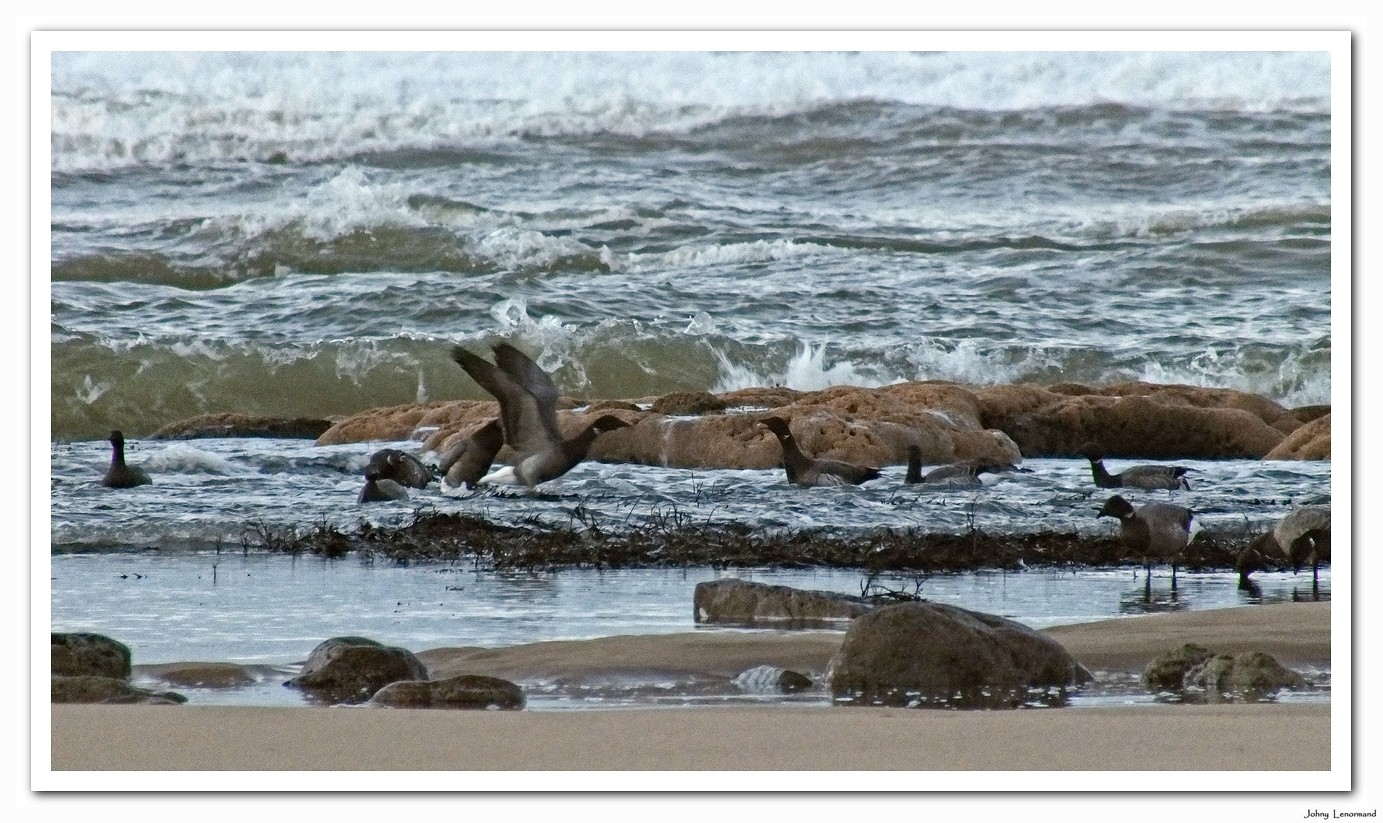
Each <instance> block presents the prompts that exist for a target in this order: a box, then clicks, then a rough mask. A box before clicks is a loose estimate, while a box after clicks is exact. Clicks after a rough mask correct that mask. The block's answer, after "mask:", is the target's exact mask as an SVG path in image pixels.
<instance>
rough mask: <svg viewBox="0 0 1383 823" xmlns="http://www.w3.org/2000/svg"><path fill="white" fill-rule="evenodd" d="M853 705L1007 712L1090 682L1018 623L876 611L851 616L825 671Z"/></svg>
mask: <svg viewBox="0 0 1383 823" xmlns="http://www.w3.org/2000/svg"><path fill="white" fill-rule="evenodd" d="M827 679H828V681H829V682H830V689H831V692H832V694H833V695H834V696H835V697H836V698H837V699H842V698H848V699H850V700H851V701H853V702H856V703H859V704H866V705H868V704H877V703H886V704H895V705H946V706H952V707H958V708H1006V707H1017V706H1020V705H1023V704H1024V703H1026V702H1028V701H1029V700H1031V699H1034V695H1033V691H1034V690H1040V691H1043V692H1044V693H1045V690H1049V689H1050V690H1056V691H1057V692H1060V690H1063V689H1066V688H1069V687H1073V686H1078V685H1081V684H1083V683H1087V682H1089V681H1090V680H1091V676H1090V673H1089V672H1087V671H1086V670H1085V669H1084V667H1082V666H1081V665H1080V664H1079V663H1077V662H1076V660H1075V658H1073V657H1072V656H1071V655H1070V654H1068V653H1067V652H1066V650H1065V649H1063V648H1062V647H1061V646H1060V645H1059V644H1058V643H1057V642H1056V641H1054V640H1052V639H1050V638H1048V637H1046V636H1044V635H1041V634H1039V633H1037V632H1036V631H1033V630H1032V629H1030V628H1028V627H1027V626H1024V625H1023V624H1021V623H1017V622H1015V621H1012V620H1009V619H1007V618H1003V617H998V616H996V615H991V614H983V613H981V612H972V611H969V610H967V609H962V608H960V607H958V606H950V605H945V604H941V603H929V602H917V603H901V604H898V605H895V606H883V607H880V608H877V609H874V610H873V611H871V612H868V613H867V614H864V615H861V616H860V617H858V618H856V619H855V621H854V623H852V624H851V626H850V629H849V630H848V631H847V632H846V633H845V639H844V641H843V642H842V643H841V647H840V651H838V652H836V655H835V657H833V658H832V659H831V665H830V669H829V671H828V673H827Z"/></svg>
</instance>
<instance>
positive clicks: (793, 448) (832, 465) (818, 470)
mask: <svg viewBox="0 0 1383 823" xmlns="http://www.w3.org/2000/svg"><path fill="white" fill-rule="evenodd" d="M759 425H760V426H763V427H764V428H766V429H768V430H769V431H771V432H773V434H774V435H775V436H776V437H777V438H778V444H779V445H780V446H782V447H783V468H784V469H786V470H787V474H788V482H789V483H793V484H796V485H798V486H845V485H854V486H858V485H859V484H861V483H863V482H865V481H867V480H874V479H876V478H878V477H879V476H880V472H879V470H878V469H876V468H873V467H872V466H856V465H855V464H854V463H846V462H843V461H840V460H813V459H812V458H810V457H808V456H807V455H805V454H803V453H802V450H801V449H800V448H798V447H797V439H796V438H794V437H793V436H792V430H791V429H790V428H788V421H786V420H784V419H783V418H781V417H765V418H764V419H763V420H760V421H759Z"/></svg>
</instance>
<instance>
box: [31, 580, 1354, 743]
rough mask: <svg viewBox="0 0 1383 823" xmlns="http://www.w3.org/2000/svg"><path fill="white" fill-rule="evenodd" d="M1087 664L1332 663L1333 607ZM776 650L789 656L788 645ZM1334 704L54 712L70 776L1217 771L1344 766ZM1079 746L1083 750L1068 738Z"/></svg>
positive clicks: (630, 654) (785, 637) (656, 656)
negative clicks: (1231, 659)
mask: <svg viewBox="0 0 1383 823" xmlns="http://www.w3.org/2000/svg"><path fill="white" fill-rule="evenodd" d="M1050 634H1051V635H1052V636H1053V637H1054V638H1056V639H1057V640H1058V641H1059V642H1061V643H1062V644H1063V645H1065V646H1066V647H1067V648H1068V649H1069V650H1070V651H1071V652H1072V654H1074V655H1075V656H1076V658H1077V659H1079V660H1081V662H1082V663H1084V664H1085V665H1086V666H1087V667H1088V668H1091V669H1092V670H1094V669H1102V670H1106V671H1110V670H1119V671H1137V670H1140V669H1141V668H1142V667H1143V665H1144V664H1146V662H1147V661H1148V660H1149V659H1150V658H1151V657H1153V656H1154V655H1156V654H1157V653H1158V652H1160V651H1163V650H1165V649H1167V648H1172V647H1176V646H1179V645H1180V644H1182V643H1186V642H1197V643H1201V644H1202V645H1206V646H1208V647H1210V648H1211V649H1213V650H1215V651H1222V652H1235V651H1243V650H1247V649H1255V650H1260V651H1265V652H1267V653H1269V654H1272V655H1274V656H1276V657H1278V659H1279V660H1281V661H1282V662H1283V663H1286V664H1288V665H1291V664H1303V663H1310V664H1315V665H1328V664H1329V661H1330V604H1329V603H1290V604H1277V605H1271V606H1254V607H1247V608H1238V609H1226V610H1220V611H1207V612H1192V613H1183V614H1163V615H1152V616H1144V617H1133V618H1127V619H1122V620H1108V621H1101V622H1099V623H1090V624H1083V625H1078V626H1067V627H1060V628H1055V629H1052V630H1051V631H1050ZM838 643H839V635H838V634H837V635H830V634H822V633H816V634H802V633H797V634H792V633H777V634H771V635H756V634H742V635H741V634H724V633H697V634H686V635H676V636H672V637H623V638H606V639H603V640H597V641H575V642H562V643H538V644H529V645H527V646H520V647H514V648H512V649H491V650H477V649H452V650H431V651H428V652H424V654H423V656H424V658H425V659H426V660H427V662H428V664H429V667H430V668H432V669H433V676H434V677H444V676H447V675H448V674H451V673H456V672H458V671H460V670H461V669H463V668H464V669H465V670H466V671H473V672H475V673H486V674H489V673H499V674H501V676H503V675H504V674H509V675H511V676H515V675H519V674H528V675H531V674H533V673H535V672H542V673H545V674H546V675H548V676H562V675H574V674H585V675H589V674H591V673H592V672H596V671H601V672H606V673H618V672H621V671H638V672H648V671H662V670H667V671H678V672H689V671H691V672H705V673H707V674H708V676H709V675H713V674H715V673H717V672H721V673H724V672H734V671H737V670H741V669H742V668H744V666H745V664H746V663H747V664H748V665H757V664H758V663H762V662H772V663H775V664H777V665H786V664H788V663H793V664H794V665H797V666H798V667H800V668H817V667H824V661H825V660H829V657H830V654H831V653H832V652H833V651H834V647H835V646H836V645H837V644H838ZM775 648H776V652H775V651H774V649H775ZM1330 714H1331V706H1329V705H1325V704H1307V703H1296V704H1294V703H1276V704H1222V705H1144V706H1129V707H1117V708H1104V707H1100V708H1066V709H1041V710H1024V711H989V712H978V711H977V712H961V711H928V710H906V709H884V708H859V707H850V708H845V707H798V706H764V707H738V706H737V707H720V708H686V709H623V710H614V711H610V710H605V711H570V712H533V711H524V712H464V711H439V710H416V709H414V710H406V709H378V708H257V707H210V706H195V705H184V706H103V705H54V706H52V714H51V716H52V768H53V769H54V770H55V771H60V770H105V769H115V770H131V771H141V770H154V771H165V770H198V771H201V770H228V769H229V770H248V771H274V770H293V771H313V770H406V771H430V770H732V771H737V770H817V769H822V770H832V771H836V770H871V771H872V770H922V771H934V770H984V771H987V770H1074V771H1087V770H1102V771H1103V770H1115V771H1138V770H1177V771H1183V770H1211V771H1237V770H1258V771H1280V770H1289V771H1316V770H1328V769H1329V768H1330ZM1072 740H1079V741H1080V745H1079V746H1066V745H1059V741H1072Z"/></svg>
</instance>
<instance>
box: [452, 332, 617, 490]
mask: <svg viewBox="0 0 1383 823" xmlns="http://www.w3.org/2000/svg"><path fill="white" fill-rule="evenodd" d="M494 351H495V362H494V363H493V364H492V363H489V362H488V361H485V360H482V359H481V358H479V357H477V356H476V355H474V354H471V353H470V352H468V351H466V350H465V349H463V348H462V347H460V346H456V347H454V348H452V350H451V359H453V360H455V361H456V363H457V365H459V366H460V367H461V368H462V369H464V370H465V372H466V374H469V375H470V376H471V379H473V380H475V382H477V383H479V384H480V386H481V387H482V388H484V389H485V390H486V391H488V392H489V393H490V394H492V395H494V396H495V399H496V400H498V401H499V411H500V426H501V428H502V429H503V430H504V442H505V443H506V444H507V445H508V446H509V448H511V449H513V450H514V452H515V456H514V462H513V465H511V466H506V467H504V468H502V469H500V470H499V471H495V472H492V473H490V474H488V475H486V476H485V477H482V478H480V482H481V483H511V484H515V485H517V484H522V485H524V486H527V487H528V488H530V489H531V488H533V487H534V486H537V485H538V484H539V483H544V482H546V481H548V480H552V479H554V478H557V477H561V476H562V475H564V474H566V473H567V472H569V471H571V469H572V468H573V467H574V466H575V465H576V464H577V463H580V462H581V461H582V460H583V459H585V457H586V452H587V451H588V450H589V449H590V447H591V443H592V442H594V440H595V438H596V435H599V434H601V433H603V432H607V431H611V430H613V429H619V428H623V427H625V426H628V425H629V424H628V423H626V422H624V421H623V420H621V419H619V418H618V417H615V416H614V415H612V414H606V415H602V416H600V417H598V418H596V419H595V421H594V422H592V423H589V424H587V426H586V428H584V429H582V431H581V433H580V434H578V435H577V436H576V437H573V438H572V439H570V440H567V439H566V438H564V437H562V432H561V430H560V429H558V428H557V399H558V393H557V386H556V384H554V383H553V382H552V378H551V377H549V376H548V374H547V372H545V371H543V370H542V369H541V368H540V367H539V366H538V364H537V363H534V362H533V361H532V360H531V359H529V357H528V355H526V354H524V353H523V352H521V351H519V350H518V349H516V348H514V347H513V346H511V345H509V344H508V343H500V344H498V345H496V346H495V347H494Z"/></svg>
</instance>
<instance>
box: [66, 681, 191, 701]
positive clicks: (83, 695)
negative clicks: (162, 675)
mask: <svg viewBox="0 0 1383 823" xmlns="http://www.w3.org/2000/svg"><path fill="white" fill-rule="evenodd" d="M52 681H53V683H52V687H51V699H52V702H54V703H144V704H149V705H169V704H174V703H186V702H187V698H186V697H184V696H182V695H180V694H178V693H177V692H154V691H150V690H148V689H141V688H138V687H135V686H131V685H130V684H129V683H127V682H126V681H124V680H122V679H120V678H115V677H96V676H92V675H75V676H72V677H66V676H62V675H55V676H54V677H53V678H52Z"/></svg>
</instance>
